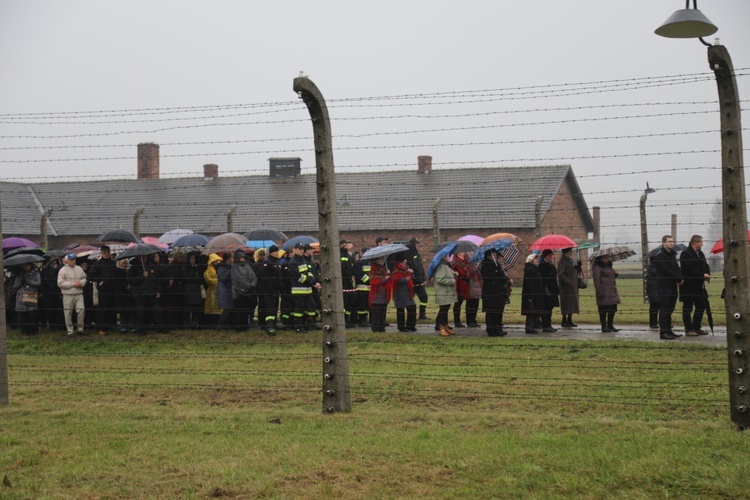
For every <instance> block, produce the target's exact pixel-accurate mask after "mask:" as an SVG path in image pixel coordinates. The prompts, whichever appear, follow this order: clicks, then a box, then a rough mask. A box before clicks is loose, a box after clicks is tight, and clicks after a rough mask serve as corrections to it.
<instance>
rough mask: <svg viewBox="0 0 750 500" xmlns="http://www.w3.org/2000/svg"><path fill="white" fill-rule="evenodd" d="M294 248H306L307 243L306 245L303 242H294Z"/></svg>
mask: <svg viewBox="0 0 750 500" xmlns="http://www.w3.org/2000/svg"><path fill="white" fill-rule="evenodd" d="M294 248H302V249H304V248H305V245H304V244H302V243H295V244H294Z"/></svg>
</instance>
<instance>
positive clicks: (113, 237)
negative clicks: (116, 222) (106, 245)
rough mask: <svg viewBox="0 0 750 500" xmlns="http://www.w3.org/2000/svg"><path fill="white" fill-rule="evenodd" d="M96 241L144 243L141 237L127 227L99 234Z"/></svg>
mask: <svg viewBox="0 0 750 500" xmlns="http://www.w3.org/2000/svg"><path fill="white" fill-rule="evenodd" d="M96 241H117V242H119V243H143V240H141V237H140V236H138V235H136V234H135V233H133V232H132V231H128V230H127V229H113V230H111V231H107V232H106V233H103V234H102V235H101V236H99V237H98V238H97V239H96Z"/></svg>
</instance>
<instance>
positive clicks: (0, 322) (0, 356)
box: [0, 203, 8, 406]
mask: <svg viewBox="0 0 750 500" xmlns="http://www.w3.org/2000/svg"><path fill="white" fill-rule="evenodd" d="M0 205H2V204H1V203H0ZM2 244H3V214H2V209H1V208H0V245H2ZM4 267H5V266H4V265H3V253H2V252H0V269H3V268H4ZM0 406H8V325H7V323H6V322H5V280H3V281H2V282H0Z"/></svg>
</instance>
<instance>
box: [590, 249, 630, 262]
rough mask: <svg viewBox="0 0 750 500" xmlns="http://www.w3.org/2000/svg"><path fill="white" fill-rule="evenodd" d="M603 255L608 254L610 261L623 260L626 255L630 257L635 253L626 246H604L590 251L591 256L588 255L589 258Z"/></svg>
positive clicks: (592, 258)
mask: <svg viewBox="0 0 750 500" xmlns="http://www.w3.org/2000/svg"><path fill="white" fill-rule="evenodd" d="M605 255H607V256H609V259H610V260H611V261H612V262H615V261H618V260H625V259H627V258H628V257H632V256H633V255H635V251H634V250H632V249H630V248H628V247H621V246H614V247H604V248H600V249H599V250H597V251H596V252H594V253H592V254H591V257H589V260H594V259H596V258H597V257H604V256H605Z"/></svg>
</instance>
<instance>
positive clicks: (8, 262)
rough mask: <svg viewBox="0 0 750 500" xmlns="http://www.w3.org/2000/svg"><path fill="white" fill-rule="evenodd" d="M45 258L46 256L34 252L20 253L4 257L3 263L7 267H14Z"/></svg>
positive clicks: (34, 262)
mask: <svg viewBox="0 0 750 500" xmlns="http://www.w3.org/2000/svg"><path fill="white" fill-rule="evenodd" d="M43 260H44V257H41V256H39V255H36V254H33V253H20V254H17V255H13V256H12V257H8V258H7V259H4V260H3V265H4V266H5V267H13V266H20V265H22V264H36V263H37V262H42V261H43Z"/></svg>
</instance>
